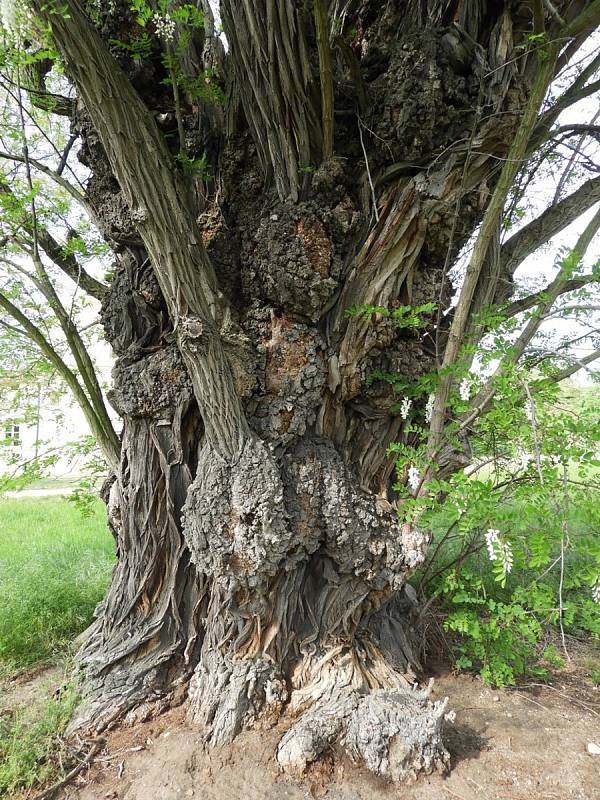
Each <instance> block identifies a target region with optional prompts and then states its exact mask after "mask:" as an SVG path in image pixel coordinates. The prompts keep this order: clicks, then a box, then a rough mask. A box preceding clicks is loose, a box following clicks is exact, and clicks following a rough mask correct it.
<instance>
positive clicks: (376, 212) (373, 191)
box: [356, 114, 379, 222]
mask: <svg viewBox="0 0 600 800" xmlns="http://www.w3.org/2000/svg"><path fill="white" fill-rule="evenodd" d="M356 116H357V119H358V135H359V137H360V146H361V147H362V151H363V155H364V157H365V166H366V168H367V177H368V179H369V186H370V187H371V196H372V198H373V211H374V213H375V219H376V221H377V222H379V211H378V210H377V195H376V194H375V187H374V186H373V178H372V177H371V169H370V167H369V158H368V156H367V150H366V148H365V142H364V139H363V135H362V120H361V118H360V117H359V116H358V114H357V115H356Z"/></svg>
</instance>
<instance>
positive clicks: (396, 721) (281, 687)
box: [34, 0, 531, 780]
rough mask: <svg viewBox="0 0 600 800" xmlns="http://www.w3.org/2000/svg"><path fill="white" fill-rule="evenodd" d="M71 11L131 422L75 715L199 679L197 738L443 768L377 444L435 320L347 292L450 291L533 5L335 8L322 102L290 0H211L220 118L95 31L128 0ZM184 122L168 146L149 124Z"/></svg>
mask: <svg viewBox="0 0 600 800" xmlns="http://www.w3.org/2000/svg"><path fill="white" fill-rule="evenodd" d="M70 5H72V10H71V13H70V16H69V18H63V17H61V16H60V15H58V16H56V17H54V16H52V15H50V16H48V15H47V9H46V7H45V6H42V4H41V3H37V2H34V6H35V7H36V8H37V9H38V11H39V12H40V14H42V16H43V15H44V14H46V15H47V16H46V18H47V19H48V20H49V21H50V22H51V23H52V26H53V31H54V36H55V40H56V44H57V47H58V49H59V51H60V52H61V55H62V56H63V59H64V62H65V65H66V69H67V72H68V74H69V75H70V77H71V79H72V80H73V81H74V83H75V85H76V88H77V91H78V95H79V98H80V100H81V102H82V103H83V106H84V108H85V112H84V113H81V114H80V116H79V118H78V120H77V124H78V126H79V129H80V131H81V133H82V136H83V140H84V153H83V155H84V158H85V159H86V160H87V162H88V163H89V164H90V166H91V167H92V170H93V172H94V178H93V179H92V181H91V182H90V185H89V186H88V199H89V201H90V203H91V204H92V205H93V206H94V208H95V211H96V215H97V217H98V218H99V219H100V220H101V221H102V222H103V224H104V226H105V233H106V235H107V237H109V238H110V239H111V240H112V242H113V243H114V244H115V245H116V248H117V249H118V250H119V251H120V256H119V258H120V263H121V266H120V268H119V271H118V274H117V278H116V279H115V281H114V282H113V284H112V286H111V288H110V290H109V293H108V295H107V299H106V301H105V327H106V330H107V335H108V338H109V339H110V340H111V341H112V343H113V346H114V347H115V349H116V351H117V353H118V355H119V360H118V363H117V366H116V369H115V375H114V378H115V388H114V392H113V394H112V402H113V404H114V405H115V407H116V408H117V409H118V410H119V411H120V413H121V414H122V415H123V416H124V418H125V421H126V423H125V433H124V438H123V449H122V461H121V467H120V470H119V473H118V475H117V476H116V480H115V483H114V485H113V488H112V489H111V500H110V503H109V511H110V518H111V521H112V526H113V528H114V533H115V537H116V541H117V547H118V554H119V561H118V566H117V568H116V571H115V574H114V576H113V582H112V585H111V589H110V591H109V594H108V596H107V598H106V600H105V602H104V604H103V605H102V607H101V608H100V609H99V614H98V619H97V621H96V623H95V625H94V626H93V628H92V629H91V631H90V632H89V634H88V637H87V640H86V643H85V645H84V647H83V649H82V651H81V653H80V656H79V660H80V663H81V664H82V665H83V666H84V669H85V671H86V676H87V678H86V683H85V687H86V691H87V696H86V702H85V704H84V706H83V707H82V710H81V713H80V715H79V717H78V720H77V723H78V724H86V725H89V726H92V727H96V728H100V727H103V726H105V725H106V724H110V723H111V722H112V721H113V720H115V719H117V718H118V717H119V716H120V715H122V714H123V712H124V711H127V710H129V709H133V708H134V707H136V706H139V705H140V704H142V705H143V704H144V703H146V702H147V701H148V700H149V699H160V698H162V700H161V702H163V701H164V698H165V697H166V698H169V697H171V695H172V692H173V690H174V689H173V687H176V686H178V685H181V686H183V685H184V684H185V683H186V682H187V681H188V680H189V678H190V675H192V673H193V677H192V679H191V682H190V686H189V709H190V714H191V716H192V718H193V719H194V720H195V721H196V722H197V723H198V724H199V725H201V727H202V730H203V731H204V735H205V738H206V741H207V742H208V743H211V744H222V743H225V742H228V741H231V739H232V738H233V737H234V736H236V735H237V734H238V733H239V731H240V730H241V729H242V728H244V727H248V726H253V725H268V724H274V723H275V722H277V721H278V719H279V718H280V717H281V715H282V714H285V715H286V717H287V718H288V719H290V720H291V721H292V725H291V727H290V728H289V730H288V733H286V735H285V737H284V738H283V739H282V741H281V743H280V746H279V749H278V759H279V762H280V764H282V766H284V767H285V768H288V769H292V770H300V771H301V770H302V769H303V768H304V767H305V766H306V764H307V763H309V762H310V761H311V760H314V759H315V758H317V757H318V756H319V755H320V754H321V753H322V752H323V750H324V749H326V748H327V747H330V746H332V745H333V744H334V743H335V742H336V741H339V742H340V743H341V744H343V746H345V747H346V749H347V751H348V752H349V753H350V754H351V755H352V756H353V757H355V758H357V759H361V760H363V761H364V762H365V763H366V764H367V766H368V767H369V768H370V769H372V770H373V771H374V772H376V773H378V774H381V775H386V776H388V777H391V778H392V779H394V780H400V779H405V778H407V777H411V776H412V775H413V774H416V773H417V772H419V771H430V770H431V769H434V768H440V769H444V768H445V767H446V766H447V763H448V756H447V753H446V751H445V748H444V746H443V741H442V728H443V719H444V714H445V706H444V705H443V704H442V705H440V704H433V703H431V702H430V701H429V700H428V699H427V698H426V697H425V696H424V695H422V694H420V693H419V692H417V691H415V690H413V688H412V683H413V681H414V677H415V672H416V671H417V670H418V669H419V663H418V642H416V640H415V637H414V632H412V633H411V621H412V616H413V614H414V607H413V605H412V603H411V600H410V592H409V591H407V589H406V581H407V579H408V577H409V576H410V574H411V572H412V571H414V569H415V568H416V567H417V566H418V565H419V564H420V563H422V560H423V558H424V555H425V552H426V548H427V543H428V538H427V535H426V533H424V532H422V531H419V530H417V529H415V528H414V527H413V526H411V525H409V524H404V525H399V523H398V518H397V508H396V505H395V503H396V499H397V498H396V496H395V493H394V490H393V482H394V476H393V471H394V464H393V459H391V458H390V456H389V455H388V452H387V450H388V446H389V444H390V443H392V442H393V441H396V440H401V441H403V442H405V443H408V444H410V443H411V442H412V439H411V434H410V433H409V432H408V431H407V427H408V426H407V424H406V423H405V422H404V421H403V420H402V419H401V418H400V417H399V415H398V413H397V411H396V410H395V408H394V404H395V400H396V398H395V397H394V394H393V391H392V389H391V387H390V386H389V385H388V384H386V383H382V382H377V381H375V382H373V381H372V380H371V379H370V377H371V375H372V373H374V372H378V371H379V372H393V373H400V374H403V375H404V376H406V377H407V378H409V379H411V380H416V379H417V378H418V377H419V376H421V375H423V374H424V373H426V372H428V371H430V370H431V369H433V367H434V366H435V351H434V348H432V346H431V344H430V342H431V341H432V331H433V323H434V319H433V318H432V319H431V320H430V322H431V327H430V329H429V331H428V336H425V337H422V336H421V335H415V333H414V332H411V331H406V330H398V329H397V328H395V327H394V326H393V325H392V324H390V323H389V321H387V320H378V321H376V322H375V324H374V325H371V326H368V325H366V324H365V322H364V320H362V319H360V318H357V317H352V318H348V316H347V315H346V310H347V309H348V307H349V306H351V305H353V304H355V303H372V304H375V305H385V306H388V305H392V306H393V305H400V304H411V305H414V304H421V303H423V302H427V301H433V302H436V303H441V304H442V305H443V304H444V303H445V302H447V300H448V296H449V285H448V281H447V280H446V278H445V274H444V270H445V266H447V264H448V263H450V262H451V261H452V259H453V258H454V256H455V255H456V253H457V252H458V251H459V249H460V247H461V246H462V244H463V243H464V242H465V241H466V239H467V238H468V236H469V235H470V234H471V233H472V231H473V230H474V228H475V226H476V225H477V224H478V222H479V221H480V220H481V218H482V215H483V213H484V211H485V208H486V205H487V203H488V200H489V195H490V191H491V190H492V189H493V186H494V183H495V182H496V180H497V178H498V164H499V162H501V160H502V158H503V157H504V156H505V155H506V153H507V149H508V146H509V143H510V140H511V136H512V135H513V134H514V131H515V130H516V127H517V124H518V119H519V112H520V110H521V107H522V105H523V104H524V102H525V100H526V98H527V92H528V78H527V70H526V69H525V70H523V71H522V72H519V70H518V69H517V67H516V66H515V64H514V61H513V60H512V59H511V58H510V55H511V53H512V48H513V46H514V44H515V43H518V42H519V41H520V40H521V38H522V37H523V36H526V35H527V32H528V31H529V30H530V27H531V21H530V20H529V19H528V17H527V15H525V17H524V18H522V17H519V14H518V13H517V12H515V13H511V12H509V10H508V9H506V10H505V9H503V8H500V7H499V6H498V5H497V4H495V3H483V4H482V3H475V2H470V1H469V2H466V3H462V4H456V3H450V4H448V3H437V2H434V3H430V4H429V7H428V8H427V9H424V7H423V5H422V4H421V3H416V2H410V3H407V4H404V3H400V2H391V3H387V4H379V3H369V2H367V3H350V4H349V5H348V7H347V19H346V22H345V23H343V24H342V30H341V31H337V34H339V37H341V39H343V40H344V45H343V46H340V47H339V48H335V46H334V45H332V46H334V50H333V51H332V56H333V58H332V64H331V81H332V83H333V97H332V98H331V95H330V93H329V91H328V90H327V91H325V92H324V93H323V94H322V92H321V91H320V90H319V75H318V74H317V72H318V69H319V67H318V64H319V63H320V64H321V65H323V64H324V63H325V62H324V60H323V58H322V57H321V59H319V47H320V48H321V56H322V55H323V53H322V49H323V30H322V16H321V17H320V20H321V22H320V33H319V42H320V45H319V44H317V41H316V35H315V30H314V23H313V21H312V15H310V14H306V13H305V11H306V9H305V7H304V4H302V3H297V2H293V0H268V2H261V3H258V4H257V3H249V2H244V3H243V4H242V5H241V7H240V8H236V9H234V7H233V4H231V3H229V1H228V0H227V2H225V1H224V2H223V3H222V10H223V19H224V24H225V27H226V32H227V36H228V41H229V43H230V47H231V50H230V53H229V55H228V56H227V59H226V62H225V64H224V65H223V69H224V72H225V73H226V74H227V80H228V84H227V85H228V87H229V92H228V107H227V109H226V111H227V114H226V115H225V116H227V119H228V129H227V131H224V130H223V129H222V128H221V129H219V126H218V124H217V123H216V120H218V119H219V116H220V115H219V113H218V112H215V110H214V109H213V111H212V113H210V114H205V113H204V112H206V107H205V106H202V104H200V105H201V108H200V109H199V108H198V107H197V106H195V105H194V103H193V102H190V101H185V102H186V103H187V105H184V104H183V100H182V101H181V103H180V104H179V107H178V108H176V109H175V110H174V109H173V102H172V100H171V99H170V96H169V95H168V93H164V94H161V93H160V92H159V91H157V88H156V87H157V86H160V85H161V78H162V77H164V76H163V75H162V73H161V69H162V68H161V65H160V59H154V60H152V61H151V62H149V63H148V64H145V65H144V67H143V69H141V70H140V68H139V65H136V64H134V63H133V62H132V61H131V60H130V59H129V58H128V56H127V55H126V54H123V52H119V53H117V54H115V55H116V56H117V57H118V58H119V59H120V61H121V67H119V66H118V65H117V64H116V61H115V56H114V55H113V56H111V54H110V52H109V51H108V49H107V47H106V44H105V41H103V38H107V36H108V33H109V32H110V30H111V28H113V29H114V28H115V27H118V24H119V14H120V13H121V12H120V11H114V10H113V11H111V10H110V9H108V10H104V11H103V16H102V26H103V27H102V31H103V33H102V36H101V35H100V34H99V32H98V31H97V30H95V29H94V28H93V27H92V26H91V25H90V24H89V22H88V21H87V20H86V19H85V16H84V14H83V12H82V11H81V9H80V8H79V7H78V6H77V5H76V4H75V3H73V4H70ZM382 6H384V7H382ZM45 9H46V10H45ZM234 11H235V13H234ZM330 23H332V24H333V20H330ZM207 31H210V26H209V27H208V28H207ZM332 42H333V43H335V37H332ZM155 45H156V47H157V49H158V48H159V47H160V43H159V42H158V41H156V42H155ZM222 58H223V53H222V51H221V50H220V48H219V47H218V46H217V45H215V43H214V42H212V44H211V42H210V41H209V38H208V35H207V36H206V37H203V36H202V35H201V34H199V33H198V32H196V33H195V35H194V36H193V37H191V39H190V41H189V42H188V45H187V50H186V53H185V55H184V59H183V60H184V65H185V69H186V70H189V71H191V73H192V74H193V73H194V70H196V72H197V70H198V69H199V67H200V66H202V65H204V66H206V65H207V64H208V63H210V65H211V66H213V67H214V66H215V64H216V65H217V66H219V65H220V59H222ZM325 61H326V59H325ZM90 64H93V70H91V69H90V68H89V67H90ZM329 69H330V67H329V66H327V67H326V69H325V68H324V67H323V66H322V70H323V71H324V72H326V76H327V80H329ZM320 79H321V80H322V79H324V76H323V75H321V76H320ZM321 96H323V97H325V98H327V99H326V104H329V103H330V102H332V103H333V120H334V131H333V140H334V142H335V151H334V157H333V158H331V159H329V160H327V161H326V162H324V163H321V160H320V159H321V153H322V152H323V132H322V130H321V127H322V122H321V121H322V120H324V119H326V120H328V122H327V125H329V123H330V120H331V117H330V113H329V110H328V109H325V113H324V114H322V113H320V112H321V111H323V109H320V108H319V102H320V101H319V98H320V97H321ZM482 104H483V107H482ZM174 111H175V112H177V113H174ZM495 114H497V115H498V116H497V117H496V116H494V115H495ZM176 116H178V119H177V120H176V122H177V124H176V125H175V122H173V124H172V126H171V130H170V132H169V133H170V135H171V136H172V137H173V136H177V138H178V139H179V141H177V142H174V143H173V146H172V152H169V149H168V146H167V143H166V142H167V141H168V140H165V138H164V137H163V135H162V133H161V130H160V129H159V127H158V122H159V121H160V120H166V121H167V122H166V123H164V124H168V120H169V119H172V120H174V118H175V117H176ZM207 119H209V120H210V123H211V124H206V122H207ZM213 123H215V124H213ZM161 124H163V123H161ZM175 130H177V134H176V133H175ZM330 134H331V131H327V136H326V140H327V148H329V146H330V144H329V143H330V141H331V136H330ZM182 137H183V138H184V139H185V141H181V138H182ZM182 150H183V151H184V152H186V153H188V154H189V156H190V157H193V156H198V155H199V154H200V153H201V152H206V153H210V154H211V157H212V158H213V162H212V163H211V166H212V168H213V170H214V172H213V175H212V176H211V177H210V178H194V179H191V180H189V181H188V182H187V183H186V181H184V179H183V177H182V175H181V174H180V172H179V171H178V168H177V166H176V164H175V162H174V160H173V157H172V156H173V154H174V153H176V152H180V151H182ZM440 335H441V337H442V338H443V337H444V335H445V331H444V330H443V329H442V330H441V332H440ZM415 413H416V415H417V419H418V418H419V415H421V414H422V413H423V409H421V408H419V407H417V408H416V409H415ZM454 468H457V467H454ZM449 469H451V468H450V467H449Z"/></svg>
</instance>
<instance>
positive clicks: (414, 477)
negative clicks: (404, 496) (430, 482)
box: [408, 464, 421, 492]
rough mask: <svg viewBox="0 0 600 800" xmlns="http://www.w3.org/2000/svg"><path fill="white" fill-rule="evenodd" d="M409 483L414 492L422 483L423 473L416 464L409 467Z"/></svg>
mask: <svg viewBox="0 0 600 800" xmlns="http://www.w3.org/2000/svg"><path fill="white" fill-rule="evenodd" d="M408 485H409V487H410V489H411V491H412V492H416V491H417V489H418V488H419V486H420V485H421V475H420V473H419V470H418V469H417V468H416V467H415V466H414V464H411V465H410V467H409V468H408Z"/></svg>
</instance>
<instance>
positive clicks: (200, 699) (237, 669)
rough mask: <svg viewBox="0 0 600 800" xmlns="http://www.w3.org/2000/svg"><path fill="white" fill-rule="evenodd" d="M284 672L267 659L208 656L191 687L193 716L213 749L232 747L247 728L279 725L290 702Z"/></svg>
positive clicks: (213, 652)
mask: <svg viewBox="0 0 600 800" xmlns="http://www.w3.org/2000/svg"><path fill="white" fill-rule="evenodd" d="M287 696H288V693H287V689H286V685H285V682H284V680H283V679H282V676H281V672H280V671H279V669H278V668H277V667H276V665H274V664H273V663H272V662H271V661H269V660H267V659H266V658H258V659H253V660H250V659H239V660H234V659H230V658H225V657H223V656H221V655H220V654H218V653H217V652H216V651H214V650H213V651H211V652H209V653H207V654H206V655H205V656H204V658H203V660H202V664H201V665H200V666H199V667H198V670H197V672H196V674H195V676H194V678H193V680H192V684H191V686H190V700H191V703H190V712H189V713H190V717H191V719H192V720H193V722H195V723H196V724H199V725H201V726H202V728H203V730H204V738H205V741H206V743H207V744H209V745H211V746H215V745H222V744H228V743H230V742H232V741H233V739H235V737H236V736H237V734H238V733H239V732H240V731H241V730H242V729H243V728H252V727H257V726H261V725H264V726H268V725H270V724H273V723H275V722H277V720H278V719H279V716H280V714H281V710H282V708H283V705H284V703H285V701H286V700H287Z"/></svg>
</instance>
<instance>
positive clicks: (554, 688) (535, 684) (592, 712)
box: [507, 683, 600, 717]
mask: <svg viewBox="0 0 600 800" xmlns="http://www.w3.org/2000/svg"><path fill="white" fill-rule="evenodd" d="M531 686H539V687H540V688H542V689H552V691H553V692H556V694H557V695H558V696H559V697H563V698H564V699H565V700H569V701H570V702H571V703H575V704H576V705H578V706H581V707H582V708H585V710H586V711H589V712H590V714H594V716H596V717H600V714H599V713H598V712H597V711H596V710H595V709H593V708H591V706H588V705H586V703H582V702H581V700H576V699H575V698H574V697H569V695H568V694H563V693H562V692H559V691H558V689H557V688H556V687H555V686H550V684H549V683H527V684H525V685H524V686H513V687H507V688H512V689H529V687H531Z"/></svg>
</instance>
